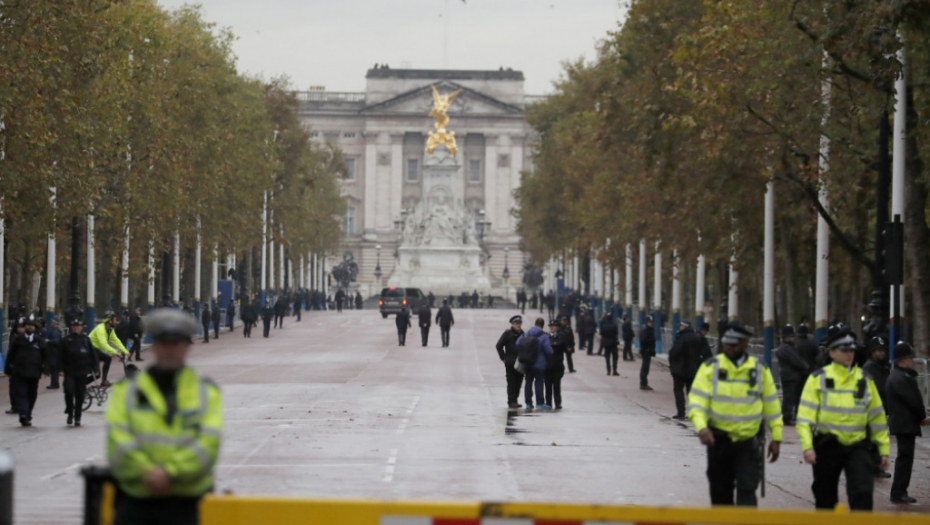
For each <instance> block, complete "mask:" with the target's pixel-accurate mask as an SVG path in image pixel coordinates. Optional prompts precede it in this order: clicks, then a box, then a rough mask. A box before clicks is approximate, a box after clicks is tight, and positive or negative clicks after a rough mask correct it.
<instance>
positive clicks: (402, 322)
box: [394, 306, 412, 346]
mask: <svg viewBox="0 0 930 525" xmlns="http://www.w3.org/2000/svg"><path fill="white" fill-rule="evenodd" d="M394 324H395V325H397V346H404V345H406V344H407V329H408V328H410V327H411V326H412V325H411V324H410V310H408V309H407V307H406V306H404V307H403V308H401V310H400V312H398V313H397V317H396V318H395V319H394Z"/></svg>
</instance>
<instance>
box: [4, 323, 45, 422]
mask: <svg viewBox="0 0 930 525" xmlns="http://www.w3.org/2000/svg"><path fill="white" fill-rule="evenodd" d="M47 361H48V355H47V351H46V346H45V342H44V341H43V340H42V338H41V337H40V336H39V334H37V333H32V334H25V333H24V334H19V335H17V337H15V338H14V339H13V341H12V342H11V343H10V352H9V354H8V355H7V364H6V367H7V370H5V372H6V373H7V375H11V374H12V375H13V376H15V377H16V382H15V398H14V408H15V409H16V411H17V413H19V421H20V423H22V424H23V425H24V426H29V425H31V424H32V423H31V422H32V409H33V408H34V407H35V404H36V397H37V396H38V390H39V378H41V377H42V371H43V370H44V369H45V366H46V363H47Z"/></svg>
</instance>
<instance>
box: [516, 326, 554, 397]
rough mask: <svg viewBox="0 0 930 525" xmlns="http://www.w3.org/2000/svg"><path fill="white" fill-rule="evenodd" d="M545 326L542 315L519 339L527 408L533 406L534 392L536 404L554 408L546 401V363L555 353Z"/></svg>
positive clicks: (518, 346) (518, 344)
mask: <svg viewBox="0 0 930 525" xmlns="http://www.w3.org/2000/svg"><path fill="white" fill-rule="evenodd" d="M545 326H546V320H545V319H543V318H542V317H540V318H539V319H536V324H535V326H533V327H532V328H530V329H529V330H528V331H527V332H526V333H525V334H523V335H521V336H520V338H519V339H517V350H518V352H519V358H518V362H519V364H520V366H521V367H522V368H523V375H524V376H525V377H526V385H525V387H524V397H525V401H526V408H533V393H534V392H535V394H536V406H538V407H539V408H552V406H550V405H548V404H547V403H546V397H545V383H546V365H547V363H548V359H549V357H550V356H552V354H553V351H552V342H551V341H549V336H548V335H547V334H546V332H545V331H543V328H544V327H545Z"/></svg>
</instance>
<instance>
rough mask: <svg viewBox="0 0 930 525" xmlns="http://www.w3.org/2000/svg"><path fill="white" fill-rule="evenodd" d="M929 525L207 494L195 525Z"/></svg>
mask: <svg viewBox="0 0 930 525" xmlns="http://www.w3.org/2000/svg"><path fill="white" fill-rule="evenodd" d="M256 523H274V524H275V525H427V524H428V525H491V524H494V525H507V524H510V523H512V524H513V525H529V524H535V525H542V524H546V525H584V524H587V523H600V524H603V525H607V524H635V525H645V524H651V525H690V524H704V525H930V516H923V515H904V514H887V513H866V512H852V513H850V512H847V511H846V509H845V508H844V507H838V508H837V510H836V511H814V510H807V511H800V510H798V511H782V510H758V509H746V508H734V507H727V508H723V507H716V508H697V509H689V508H659V507H639V506H606V505H585V504H577V505H575V504H553V503H477V502H433V501H422V502H417V501H376V500H332V499H329V500H323V499H320V500H313V499H288V498H264V497H241V496H208V497H207V498H205V499H204V501H203V504H202V506H201V525H253V524H256Z"/></svg>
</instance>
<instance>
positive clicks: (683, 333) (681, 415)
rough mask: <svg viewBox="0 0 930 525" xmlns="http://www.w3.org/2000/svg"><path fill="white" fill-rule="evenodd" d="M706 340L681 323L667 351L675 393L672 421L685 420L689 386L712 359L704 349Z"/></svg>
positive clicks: (708, 351)
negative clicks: (705, 362) (703, 366)
mask: <svg viewBox="0 0 930 525" xmlns="http://www.w3.org/2000/svg"><path fill="white" fill-rule="evenodd" d="M705 344H706V340H705V341H703V343H702V340H701V336H700V335H698V334H696V333H695V332H694V329H693V328H692V327H691V323H688V322H687V321H684V322H682V323H681V325H680V327H679V330H678V335H676V336H675V344H674V345H672V349H671V350H669V351H668V365H669V371H670V372H671V373H672V390H673V392H674V393H675V409H676V410H675V415H674V416H672V419H678V420H682V419H687V416H686V415H685V399H687V396H688V395H690V394H691V384H692V383H693V382H694V378H695V376H696V375H697V371H698V369H700V367H701V364H702V363H704V361H706V360H708V359H710V358H712V357H713V355H711V353H710V349H705Z"/></svg>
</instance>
